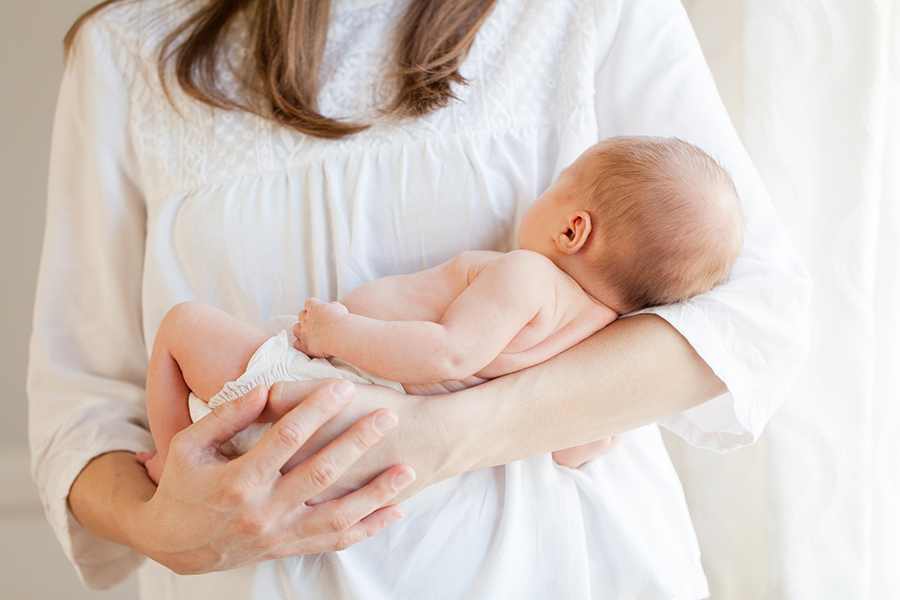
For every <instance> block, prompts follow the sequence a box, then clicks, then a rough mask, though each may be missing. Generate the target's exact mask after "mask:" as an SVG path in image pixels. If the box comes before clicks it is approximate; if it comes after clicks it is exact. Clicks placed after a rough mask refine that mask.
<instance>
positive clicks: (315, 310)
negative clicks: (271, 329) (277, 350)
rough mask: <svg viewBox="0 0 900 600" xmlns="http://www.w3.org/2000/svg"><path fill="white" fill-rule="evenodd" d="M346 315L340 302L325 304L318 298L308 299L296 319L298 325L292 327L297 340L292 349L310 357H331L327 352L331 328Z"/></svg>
mask: <svg viewBox="0 0 900 600" xmlns="http://www.w3.org/2000/svg"><path fill="white" fill-rule="evenodd" d="M346 314H349V311H348V310H347V307H346V306H344V305H343V304H341V303H340V302H329V303H327V304H326V303H325V302H322V301H321V300H319V299H318V298H310V299H309V300H307V301H306V304H305V305H304V310H302V311H300V314H299V315H298V317H297V318H298V323H297V324H296V325H294V337H296V338H297V341H296V342H294V348H296V349H297V350H299V351H300V352H303V353H304V354H306V355H307V356H311V357H319V358H329V357H331V356H332V354H331V353H330V352H328V342H329V340H330V339H331V327H332V325H334V323H335V321H337V320H338V319H340V318H341V317H342V316H344V315H346Z"/></svg>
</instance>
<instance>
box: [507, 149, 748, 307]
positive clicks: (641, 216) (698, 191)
mask: <svg viewBox="0 0 900 600" xmlns="http://www.w3.org/2000/svg"><path fill="white" fill-rule="evenodd" d="M545 195H549V198H547V199H546V200H545V198H544V195H542V196H541V198H540V199H539V200H538V201H537V202H536V204H537V203H538V202H541V201H546V202H547V203H548V204H547V210H546V211H545V214H544V215H543V218H541V215H526V217H525V219H524V220H523V223H522V225H523V229H525V230H526V231H524V232H522V231H520V245H522V241H525V243H526V245H527V244H528V243H529V241H530V240H531V239H534V231H531V232H529V231H528V229H529V228H530V229H531V230H536V229H543V230H544V233H545V234H546V233H549V232H550V229H553V230H554V231H556V232H557V233H555V234H551V235H554V236H555V238H554V240H553V242H554V243H553V244H551V245H548V244H545V245H544V248H545V249H547V250H548V251H549V255H550V257H551V258H553V259H554V262H556V263H557V265H558V266H560V268H562V269H563V270H564V271H566V272H567V273H569V275H571V276H572V277H573V278H574V279H575V280H576V281H578V283H579V284H580V285H581V286H582V287H583V288H584V289H585V290H587V291H588V293H590V294H591V295H593V296H594V297H596V298H597V299H598V300H599V301H601V302H603V303H604V304H607V305H608V306H610V307H611V308H613V309H614V310H616V311H617V312H619V313H623V312H629V311H632V310H637V309H639V308H644V307H647V306H654V305H659V304H670V303H673V302H680V301H682V300H687V299H688V298H690V297H692V296H695V295H697V294H702V293H704V292H707V291H709V290H710V289H712V288H713V287H714V286H715V285H716V284H718V283H720V282H722V281H723V280H724V279H725V278H726V277H727V276H728V273H729V272H730V270H731V267H732V265H733V264H734V261H735V260H736V259H737V256H738V254H739V253H740V250H741V245H742V242H743V233H742V229H743V219H742V216H741V207H740V201H739V199H738V196H737V191H736V190H735V187H734V183H733V182H732V180H731V177H730V176H729V175H728V173H727V172H725V170H724V169H723V168H722V167H721V166H719V165H718V164H717V163H716V162H715V161H714V160H713V159H712V158H711V157H710V156H709V155H707V154H706V153H705V152H703V151H702V150H700V149H699V148H697V147H696V146H693V145H691V144H688V143H687V142H683V141H681V140H677V139H668V138H655V137H619V138H611V139H608V140H605V141H603V142H601V143H599V144H597V145H595V146H593V147H592V148H590V149H588V150H587V151H586V152H585V153H584V154H582V155H581V156H580V157H579V158H578V160H576V161H575V162H574V163H573V164H572V165H571V166H570V167H569V168H568V169H566V170H565V171H564V172H563V173H562V174H561V175H560V177H559V179H557V181H556V182H554V184H553V186H551V188H549V189H548V190H547V193H545ZM535 208H537V209H538V210H537V211H536V212H538V213H540V212H541V208H540V207H535ZM552 211H561V213H562V215H559V216H563V215H564V216H565V219H566V220H565V221H561V220H560V219H556V220H555V221H554V222H553V224H550V223H549V222H548V221H549V216H550V215H549V213H550V212H552ZM530 212H531V211H529V213H530ZM534 217H538V218H534ZM542 221H543V222H542ZM523 233H524V236H523ZM523 238H524V239H523ZM526 245H522V247H523V248H524V247H526ZM532 245H533V244H532ZM530 249H535V250H537V251H542V250H541V249H540V248H537V247H535V248H530ZM543 253H544V254H548V252H543ZM554 253H556V256H553V254H554Z"/></svg>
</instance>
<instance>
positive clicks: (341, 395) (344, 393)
mask: <svg viewBox="0 0 900 600" xmlns="http://www.w3.org/2000/svg"><path fill="white" fill-rule="evenodd" d="M331 394H332V395H333V396H334V399H335V400H337V401H338V402H349V401H350V398H352V397H353V384H352V383H350V382H349V381H343V380H342V381H338V382H337V383H335V384H334V385H333V386H332V387H331Z"/></svg>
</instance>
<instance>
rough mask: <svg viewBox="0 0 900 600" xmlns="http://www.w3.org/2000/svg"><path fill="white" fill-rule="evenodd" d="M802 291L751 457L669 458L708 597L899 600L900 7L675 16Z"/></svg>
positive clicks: (730, 1)
mask: <svg viewBox="0 0 900 600" xmlns="http://www.w3.org/2000/svg"><path fill="white" fill-rule="evenodd" d="M684 4H685V5H686V6H687V7H688V9H689V12H690V14H691V18H692V20H693V21H694V23H695V25H696V26H697V30H698V34H699V35H700V40H701V42H702V43H703V45H704V49H705V50H706V51H707V56H708V58H709V59H710V63H711V66H712V68H713V73H714V75H715V76H716V79H717V83H718V84H719V89H720V90H722V91H723V95H724V96H725V98H726V104H728V108H729V112H730V113H731V115H732V117H733V119H734V120H735V121H736V122H739V123H741V124H742V126H741V127H740V131H741V135H742V138H743V139H744V141H745V143H746V144H747V148H748V150H749V152H750V154H751V156H752V157H753V158H754V161H755V162H756V164H757V165H758V166H759V168H760V173H761V175H762V177H763V180H764V181H765V182H766V186H767V188H768V189H769V191H770V192H771V194H772V197H773V201H774V203H775V206H776V208H777V209H778V212H779V213H780V214H781V216H782V218H783V219H784V221H785V225H786V228H787V230H788V232H789V234H790V237H791V239H792V240H793V241H794V243H795V245H796V247H797V248H798V250H799V252H800V254H801V256H802V257H803V260H804V263H805V264H806V265H807V266H808V267H809V269H810V272H811V275H812V277H813V280H814V282H815V286H816V287H815V293H814V294H813V301H812V311H811V328H812V340H813V343H812V351H811V353H810V356H809V359H808V360H807V362H806V363H805V365H804V367H803V369H802V370H801V372H800V375H799V377H798V379H797V382H796V383H795V385H794V386H793V388H792V390H791V392H790V393H789V395H788V398H787V400H786V402H785V404H784V406H783V408H782V409H781V410H780V411H779V413H778V414H777V415H775V417H774V418H773V419H772V421H771V423H770V425H769V427H768V429H767V431H766V433H765V434H764V435H763V437H762V439H761V440H760V443H757V444H756V445H754V446H753V447H751V448H747V449H742V450H740V451H739V452H735V453H731V454H729V455H726V456H722V457H719V456H715V455H711V454H710V453H699V452H696V451H691V449H689V448H685V447H682V446H680V445H678V444H677V443H674V442H673V443H672V444H670V447H671V448H674V449H675V451H676V452H677V455H676V456H674V459H675V462H676V464H677V466H678V468H679V474H680V475H682V480H683V481H684V483H685V491H686V494H687V497H688V503H689V506H690V508H691V512H692V515H693V517H694V522H695V524H696V526H697V532H698V536H699V538H700V545H701V549H702V551H703V557H704V567H705V568H706V572H707V575H708V577H709V583H710V589H711V593H712V597H713V598H721V599H723V600H744V599H746V600H756V599H758V598H763V597H772V598H784V599H786V600H794V599H806V598H810V599H812V598H815V599H817V600H818V599H822V600H843V599H845V598H854V599H857V598H858V599H861V600H869V599H871V600H881V599H887V598H900V571H898V569H897V567H898V565H900V402H898V400H900V316H898V311H897V300H898V299H900V2H898V1H897V0H876V1H872V2H844V1H841V0H791V1H790V2H783V1H780V0H727V1H726V0H690V1H688V0H685V2H684Z"/></svg>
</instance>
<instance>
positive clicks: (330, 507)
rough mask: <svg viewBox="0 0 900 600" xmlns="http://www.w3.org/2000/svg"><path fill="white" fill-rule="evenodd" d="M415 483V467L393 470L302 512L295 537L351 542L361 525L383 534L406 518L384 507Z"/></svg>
mask: <svg viewBox="0 0 900 600" xmlns="http://www.w3.org/2000/svg"><path fill="white" fill-rule="evenodd" d="M415 479H416V474H415V471H413V469H412V467H410V466H408V465H398V466H396V467H392V468H390V469H388V470H387V471H385V472H384V473H382V474H381V475H379V476H378V477H376V478H375V479H374V480H373V481H371V482H369V483H368V484H367V485H366V486H364V487H363V488H361V489H359V490H356V491H355V492H351V493H349V494H347V495H346V496H343V497H341V498H338V499H336V500H329V501H328V502H323V503H321V504H316V505H315V506H312V507H307V508H306V509H305V510H303V511H299V512H300V515H301V516H300V517H299V518H298V521H297V525H296V533H297V534H298V535H305V536H310V535H319V536H325V537H326V538H328V537H330V536H335V537H334V538H333V539H334V540H335V541H336V540H338V539H343V540H344V541H349V538H353V536H354V535H356V534H358V533H359V530H358V528H357V525H358V524H360V523H363V524H364V527H363V529H366V528H367V527H371V526H372V525H376V524H377V525H378V530H380V529H381V528H384V527H386V526H387V525H389V524H390V523H393V522H394V521H396V520H397V519H399V518H400V517H402V516H403V511H402V510H400V508H399V507H396V506H385V504H387V503H388V502H390V501H391V499H392V498H394V497H395V496H396V495H397V494H399V493H400V492H401V491H402V490H403V489H404V488H406V487H407V486H408V485H409V484H411V483H412V482H413V481H415ZM382 507H384V508H382ZM389 509H392V510H389ZM374 515H379V518H376V519H374V520H373V519H372V518H371V517H372V516H374ZM382 518H383V519H382ZM376 531H377V530H376ZM372 533H374V531H373V532H372ZM372 533H370V534H369V535H371V534H372ZM365 537H368V536H363V537H360V538H359V539H356V540H355V541H354V542H353V543H355V542H356V541H359V540H360V539H365ZM330 541H331V540H328V541H326V542H325V543H330ZM349 545H351V544H349V543H348V544H347V546H349ZM347 546H345V547H347ZM338 549H343V548H338Z"/></svg>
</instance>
